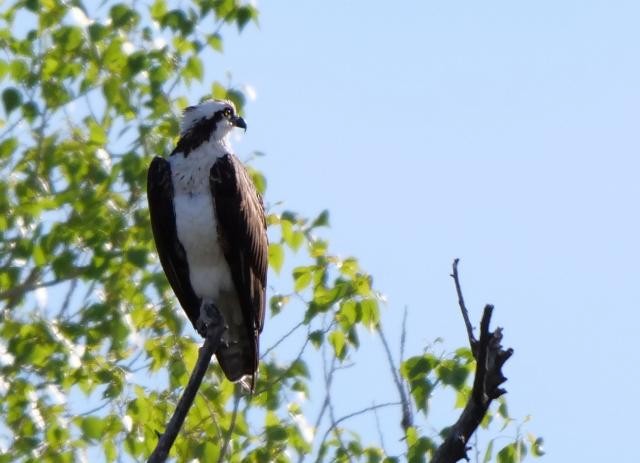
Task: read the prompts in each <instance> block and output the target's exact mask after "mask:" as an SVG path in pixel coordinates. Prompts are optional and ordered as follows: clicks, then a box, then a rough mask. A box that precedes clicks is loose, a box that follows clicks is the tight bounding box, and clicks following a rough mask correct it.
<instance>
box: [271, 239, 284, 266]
mask: <svg viewBox="0 0 640 463" xmlns="http://www.w3.org/2000/svg"><path fill="white" fill-rule="evenodd" d="M283 264H284V249H282V245H280V244H278V243H270V244H269V265H271V267H272V268H273V269H274V270H275V271H276V273H280V270H282V265H283Z"/></svg>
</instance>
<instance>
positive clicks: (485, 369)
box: [431, 259, 513, 463]
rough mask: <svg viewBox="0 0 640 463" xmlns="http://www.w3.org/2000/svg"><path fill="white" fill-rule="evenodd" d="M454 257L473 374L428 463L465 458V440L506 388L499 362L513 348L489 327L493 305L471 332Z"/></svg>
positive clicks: (457, 286)
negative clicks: (454, 419)
mask: <svg viewBox="0 0 640 463" xmlns="http://www.w3.org/2000/svg"><path fill="white" fill-rule="evenodd" d="M457 264H458V259H456V260H455V261H454V263H453V272H454V273H453V275H452V276H453V279H454V281H455V282H456V290H457V291H458V300H459V302H460V309H461V310H462V314H463V317H464V319H465V325H466V326H467V333H468V334H469V344H470V345H471V349H472V351H473V356H474V357H475V359H476V374H475V378H474V380H473V389H472V391H471V395H470V397H469V401H468V402H467V405H466V406H465V408H464V410H463V411H462V414H461V415H460V418H458V421H457V422H456V423H455V424H454V425H453V426H452V427H451V428H450V429H449V431H448V433H447V437H446V438H445V440H444V442H443V443H442V444H441V445H440V447H438V449H437V450H436V453H435V455H434V457H433V459H432V460H431V463H455V462H457V461H459V460H461V459H463V458H464V459H467V460H468V457H467V450H468V449H469V448H470V447H468V445H467V444H468V442H469V439H470V438H471V436H472V435H473V433H474V432H475V430H476V429H477V428H478V426H479V425H480V422H481V421H482V419H483V418H484V416H485V414H486V413H487V410H488V409H489V406H490V405H491V402H492V401H493V400H494V399H497V398H498V397H500V396H501V395H502V394H504V393H506V392H507V391H506V390H505V389H503V388H501V387H500V385H501V384H502V383H504V382H505V381H506V380H507V378H505V376H504V375H503V374H502V366H503V365H504V363H505V362H506V361H507V360H508V359H509V357H511V355H512V354H513V349H511V348H509V349H506V350H504V349H503V348H502V345H501V342H502V328H496V330H495V331H493V332H491V331H489V324H490V323H491V314H492V313H493V306H492V305H486V306H485V307H484V311H483V314H482V321H481V322H480V340H476V339H475V337H474V336H473V330H472V329H471V323H470V322H469V316H468V313H467V310H466V308H465V307H464V299H463V298H462V291H461V290H460V283H459V280H458V272H457Z"/></svg>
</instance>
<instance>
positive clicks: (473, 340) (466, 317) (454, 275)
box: [451, 259, 478, 355]
mask: <svg viewBox="0 0 640 463" xmlns="http://www.w3.org/2000/svg"><path fill="white" fill-rule="evenodd" d="M458 262H460V259H454V260H453V273H452V274H451V277H452V278H453V281H454V283H455V285H456V293H457V294H458V305H459V306H460V311H461V312H462V318H463V319H464V325H465V327H466V328H467V336H468V337H469V345H470V346H471V350H472V351H473V352H474V355H475V349H476V345H477V344H478V340H477V339H476V338H475V336H474V334H473V326H472V325H471V321H470V320H469V311H468V310H467V306H466V305H465V303H464V297H463V296H462V288H461V286H460V277H459V276H458Z"/></svg>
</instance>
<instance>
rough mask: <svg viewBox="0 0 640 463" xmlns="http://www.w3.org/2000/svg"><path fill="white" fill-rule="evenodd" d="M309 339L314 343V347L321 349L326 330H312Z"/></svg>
mask: <svg viewBox="0 0 640 463" xmlns="http://www.w3.org/2000/svg"><path fill="white" fill-rule="evenodd" d="M309 340H310V341H311V344H313V347H315V348H316V349H319V348H320V346H321V345H322V342H323V341H324V331H322V330H316V331H312V332H311V333H309Z"/></svg>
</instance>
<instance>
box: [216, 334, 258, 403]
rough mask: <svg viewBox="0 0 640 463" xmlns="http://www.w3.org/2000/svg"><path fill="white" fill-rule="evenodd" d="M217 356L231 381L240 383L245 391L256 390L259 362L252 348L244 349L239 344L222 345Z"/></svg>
mask: <svg viewBox="0 0 640 463" xmlns="http://www.w3.org/2000/svg"><path fill="white" fill-rule="evenodd" d="M216 358H217V359H218V363H219V364H220V368H222V371H223V372H224V375H225V376H226V377H227V379H228V380H229V381H233V382H234V383H236V382H238V383H240V386H241V387H242V390H243V391H246V392H250V393H252V392H253V391H254V390H255V382H256V370H257V362H256V359H255V358H254V355H253V350H252V349H246V350H244V349H242V348H241V347H240V346H239V345H238V344H231V345H230V346H222V347H220V348H219V349H218V352H216Z"/></svg>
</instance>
